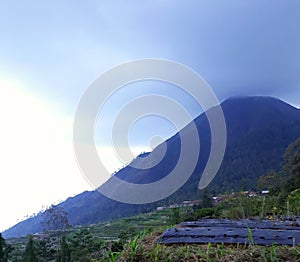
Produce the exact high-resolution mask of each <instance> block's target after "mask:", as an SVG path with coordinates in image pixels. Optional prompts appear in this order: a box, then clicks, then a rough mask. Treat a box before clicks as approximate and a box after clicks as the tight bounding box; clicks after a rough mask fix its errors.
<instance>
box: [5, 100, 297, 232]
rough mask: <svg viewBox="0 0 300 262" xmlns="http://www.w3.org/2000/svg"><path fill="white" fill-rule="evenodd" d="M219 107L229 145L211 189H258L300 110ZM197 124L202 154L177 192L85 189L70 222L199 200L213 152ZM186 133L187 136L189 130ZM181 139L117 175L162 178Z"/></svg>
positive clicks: (25, 226)
mask: <svg viewBox="0 0 300 262" xmlns="http://www.w3.org/2000/svg"><path fill="white" fill-rule="evenodd" d="M221 106H222V109H223V112H224V116H225V120H226V126H227V147H226V152H225V157H224V160H223V162H222V165H221V168H220V170H219V172H218V173H217V175H216V177H215V178H214V180H213V182H212V183H211V184H210V185H209V187H208V188H209V189H210V190H212V191H213V192H224V191H231V190H234V191H239V190H244V189H255V187H256V181H257V179H258V177H259V176H261V175H264V174H265V173H266V172H268V171H270V170H278V169H279V168H280V167H281V166H282V164H283V158H282V156H283V154H284V152H285V149H286V147H287V146H288V145H289V144H290V143H292V142H293V141H294V140H295V139H296V138H297V137H299V136H300V110H299V109H296V108H294V107H292V106H291V105H289V104H287V103H285V102H283V101H281V100H278V99H275V98H271V97H237V98H230V99H228V100H226V101H224V102H223V103H222V104H221ZM211 110H214V109H213V108H212V109H211ZM194 123H195V124H196V127H197V130H198V134H199V138H200V141H201V152H200V155H199V158H198V162H197V165H196V168H195V170H194V172H193V174H192V175H191V177H190V178H189V180H188V181H187V182H186V183H185V184H184V186H183V187H181V188H180V189H179V190H178V191H177V192H176V193H174V194H173V195H171V196H170V197H168V198H166V199H163V200H161V201H158V202H156V203H152V204H144V205H130V204H124V203H120V202H117V201H114V200H111V199H109V198H107V197H105V196H103V195H101V194H100V193H98V192H97V191H91V192H90V191H87V192H83V193H81V194H79V195H77V196H75V197H71V198H68V199H67V200H66V201H64V202H63V203H61V204H60V206H61V207H63V208H64V209H65V211H67V212H68V218H69V222H70V224H71V225H81V224H90V223H95V222H98V221H105V220H110V219H114V218H119V217H123V216H130V215H133V214H136V213H140V212H146V211H150V210H152V209H154V208H155V207H157V206H159V205H165V204H171V203H174V202H179V201H183V200H188V199H196V198H198V197H199V191H198V183H199V179H200V176H201V174H202V172H203V170H204V167H205V164H206V162H207V159H208V156H209V153H210V140H211V133H210V128H209V124H208V120H207V117H206V115H205V114H201V115H200V116H199V117H197V118H196V119H195V120H194ZM183 130H184V129H183ZM183 133H184V132H183ZM185 135H186V136H189V134H188V133H185ZM180 142H181V140H180V136H179V134H178V133H177V134H175V135H174V136H172V137H171V138H170V139H168V140H167V141H166V144H167V149H166V155H165V157H164V159H163V160H162V161H161V162H160V163H159V164H157V165H156V166H154V167H152V168H148V169H136V168H134V167H131V166H126V167H125V168H123V169H121V170H120V171H119V172H117V173H116V174H115V175H116V176H117V177H119V178H121V179H123V180H126V181H128V182H133V183H136V184H139V183H140V184H143V183H149V182H154V181H158V180H160V179H161V178H163V177H164V176H165V175H166V174H168V172H169V171H170V170H172V169H173V167H174V166H175V165H176V163H177V161H178V158H179V154H180ZM159 150H160V146H158V147H157V148H156V149H155V150H154V151H153V152H151V153H147V154H143V155H141V156H140V157H139V158H137V159H135V160H133V161H139V162H140V163H143V161H144V162H145V161H146V162H145V163H144V164H145V166H147V165H148V164H149V163H147V161H152V160H154V159H156V158H157V155H158V154H159ZM145 156H148V157H147V158H145ZM186 157H189V156H186ZM143 158H145V159H143ZM41 220H42V216H41V215H37V216H36V217H34V218H30V219H28V220H25V221H23V222H20V223H18V224H17V225H15V226H13V227H12V228H10V229H8V230H7V231H5V232H4V233H3V235H4V237H6V238H9V237H14V236H20V235H25V234H29V233H35V232H38V231H41V230H42V226H41V224H42V223H41Z"/></svg>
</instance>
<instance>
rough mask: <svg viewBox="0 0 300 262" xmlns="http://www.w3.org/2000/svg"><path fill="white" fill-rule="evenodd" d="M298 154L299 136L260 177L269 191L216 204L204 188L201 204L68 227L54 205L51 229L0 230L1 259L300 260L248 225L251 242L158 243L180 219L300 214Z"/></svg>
mask: <svg viewBox="0 0 300 262" xmlns="http://www.w3.org/2000/svg"><path fill="white" fill-rule="evenodd" d="M299 157H300V139H298V140H297V141H296V142H294V143H293V144H291V145H290V146H289V147H288V149H287V151H286V153H285V155H284V158H285V161H286V163H285V165H284V167H283V168H282V171H280V172H279V173H276V172H275V171H271V172H269V173H268V174H266V175H265V176H262V177H260V178H259V179H258V181H257V184H258V188H260V189H264V190H265V189H267V190H269V193H268V194H256V193H255V192H240V193H224V194H220V195H218V199H219V201H218V203H217V204H213V203H212V195H211V193H210V192H209V191H208V190H203V191H202V192H200V195H201V197H202V199H201V200H202V201H200V202H199V203H198V205H194V206H184V207H175V208H164V209H163V210H160V211H155V212H151V213H146V214H139V215H136V216H133V217H129V218H120V219H117V220H113V221H109V222H100V223H97V224H94V225H89V226H82V227H69V226H68V221H67V219H66V214H65V213H64V212H63V210H61V209H57V208H56V207H51V209H49V211H48V212H46V214H47V215H45V217H44V221H46V223H45V224H46V225H47V226H48V227H47V231H45V232H43V233H41V234H35V235H30V236H29V237H27V238H26V237H22V238H16V239H9V240H7V241H5V239H3V237H2V236H1V234H0V262H6V261H9V260H10V261H25V262H26V261H28V262H29V261H30V262H35V261H56V262H71V261H72V262H73V261H74V262H76V261H81V262H85V261H86V262H88V261H93V262H97V261H287V260H289V261H300V246H294V247H286V246H274V245H272V246H270V247H263V246H257V245H255V243H254V242H253V238H252V232H251V230H250V229H249V228H248V240H249V243H250V245H224V244H211V243H207V244H206V245H203V244H200V245H169V246H168V245H161V244H157V243H156V239H157V238H158V237H159V235H160V234H161V233H162V232H163V231H164V230H165V229H166V228H168V227H170V226H173V225H176V224H178V223H180V222H181V221H189V220H197V219H201V218H229V219H239V218H260V219H261V218H266V217H267V218H269V219H279V218H280V217H281V216H282V217H284V218H285V217H291V216H299V212H300V204H299V203H300V184H299V177H300V168H299V167H300V159H299ZM7 242H8V243H7Z"/></svg>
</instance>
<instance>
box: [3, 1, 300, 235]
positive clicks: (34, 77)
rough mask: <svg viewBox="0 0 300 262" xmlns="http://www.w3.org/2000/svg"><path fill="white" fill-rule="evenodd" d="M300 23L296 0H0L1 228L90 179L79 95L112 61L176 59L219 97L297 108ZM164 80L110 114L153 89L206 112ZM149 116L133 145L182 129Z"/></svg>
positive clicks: (113, 162)
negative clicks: (80, 135) (76, 142)
mask: <svg viewBox="0 0 300 262" xmlns="http://www.w3.org/2000/svg"><path fill="white" fill-rule="evenodd" d="M299 27H300V2H299V1H298V0H285V1H279V0H274V1H267V0H244V1H240V0H219V1H216V0H209V1H208V0H207V1H203V0H195V1H193V0H189V1H179V0H178V1H176V0H172V1H171V0H160V1H158V0H151V1H150V0H148V1H147V0H145V1H96V0H95V1H91V0H90V1H59V0H51V1H50V0H45V1H34V0H32V1H29V0H24V1H14V0H12V1H1V0H0V90H1V95H0V119H1V129H0V156H1V165H0V172H1V175H0V206H1V216H0V231H1V230H4V229H6V228H8V227H10V226H12V225H14V224H15V223H16V222H17V221H19V220H20V219H24V217H25V216H26V215H31V214H33V213H35V212H38V211H39V210H41V209H42V208H44V207H46V206H49V205H50V204H52V203H58V202H59V201H62V200H64V199H66V198H67V197H69V196H73V195H75V194H77V193H80V192H82V191H84V190H92V187H91V186H90V185H89V184H88V183H87V181H85V179H84V177H83V176H82V175H81V173H80V170H79V168H78V165H77V163H76V159H75V156H74V152H73V144H72V143H73V142H72V128H73V120H74V114H75V112H76V107H77V105H78V103H79V101H80V98H81V96H82V95H83V93H84V91H85V90H86V89H87V87H88V86H89V85H90V84H91V83H92V82H93V81H94V80H95V79H96V78H97V77H98V76H100V75H101V74H102V73H103V72H105V71H107V70H109V69H110V68H112V67H114V66H116V65H118V64H121V63H124V62H129V61H132V60H136V59H143V58H161V59H168V60H173V61H176V62H179V63H182V64H185V65H186V66H188V67H190V68H191V69H193V70H194V71H196V72H197V73H198V74H200V75H201V76H202V77H203V78H204V79H205V80H206V81H207V82H208V83H209V85H210V86H211V88H212V89H213V91H214V92H215V94H216V96H217V97H218V99H219V100H220V101H223V100H225V99H226V98H228V97H231V96H242V95H267V96H274V97H277V98H280V99H282V100H284V101H286V102H288V103H290V104H292V105H294V106H296V107H300V92H299V88H300V74H299V72H300V31H299ZM162 85H164V84H162V83H151V82H149V83H142V84H140V85H139V84H136V85H133V86H132V87H130V90H129V91H128V90H127V91H126V90H125V91H124V90H123V91H122V90H120V92H119V93H118V94H116V97H115V98H112V99H111V100H110V101H108V103H107V105H106V106H107V107H106V109H104V112H105V114H104V116H105V117H106V118H107V119H112V118H113V115H114V114H115V113H116V112H117V110H118V109H117V108H119V107H120V106H121V105H122V103H123V101H124V100H126V99H127V100H128V99H129V100H130V99H132V98H134V97H135V96H137V95H147V94H150V93H153V92H156V93H160V92H161V94H164V95H166V96H170V97H172V98H173V99H175V100H176V101H178V102H180V103H181V104H182V105H183V106H185V107H187V109H188V110H189V112H190V113H191V115H193V116H196V115H198V114H199V113H201V107H199V106H198V105H196V104H194V102H193V101H191V99H190V98H189V97H187V96H184V95H183V94H181V92H180V91H178V90H174V87H172V86H168V85H166V84H165V87H164V88H163V91H162V89H161V86H162ZM105 110H106V111H105ZM102 115H103V114H102ZM107 121H108V120H107ZM143 121H144V122H143ZM143 121H140V122H137V123H136V124H135V125H134V126H133V127H132V130H131V131H132V132H131V134H129V135H128V136H129V138H128V139H129V141H130V144H131V146H132V150H133V151H134V152H135V153H136V154H138V153H139V152H141V151H144V150H150V149H151V148H152V147H153V145H152V147H151V145H150V144H149V137H153V135H154V134H156V133H157V132H158V133H159V135H160V136H161V137H162V138H166V137H168V136H170V135H171V134H173V133H174V132H175V129H174V126H173V125H172V124H170V123H164V122H163V119H159V118H155V117H152V118H151V116H150V117H149V118H147V119H143ZM149 123H150V124H149ZM149 125H150V126H152V127H153V128H152V129H151V128H150V129H149V128H148V126H149ZM158 127H160V128H158ZM98 131H99V134H100V133H101V132H100V131H101V130H98ZM141 131H143V132H141ZM105 132H106V131H104V133H105ZM106 133H107V132H106ZM97 134H98V133H97ZM98 139H99V140H98ZM96 141H97V147H98V150H99V151H98V152H100V151H101V152H100V154H101V155H102V156H103V158H104V160H103V161H105V162H106V164H107V168H108V169H109V170H111V172H113V171H114V170H116V169H118V168H120V162H119V161H118V160H117V159H115V156H114V150H113V149H112V147H111V145H110V143H107V137H106V138H105V136H104V138H99V137H98V138H96ZM123 165H124V163H123ZM105 179H107V177H104V178H103V181H105Z"/></svg>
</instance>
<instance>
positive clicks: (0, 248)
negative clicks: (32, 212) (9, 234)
mask: <svg viewBox="0 0 300 262" xmlns="http://www.w3.org/2000/svg"><path fill="white" fill-rule="evenodd" d="M4 249H5V239H4V238H3V237H2V234H1V233H0V261H1V262H2V261H3V262H4V261H7V260H5V251H4Z"/></svg>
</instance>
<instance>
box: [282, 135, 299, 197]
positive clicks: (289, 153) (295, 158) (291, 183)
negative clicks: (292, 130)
mask: <svg viewBox="0 0 300 262" xmlns="http://www.w3.org/2000/svg"><path fill="white" fill-rule="evenodd" d="M284 160H285V162H286V163H285V166H284V168H283V171H284V172H285V173H286V174H287V182H286V186H285V189H286V190H287V191H288V192H291V191H293V190H295V189H297V188H300V137H299V138H298V139H297V140H296V141H295V142H294V143H292V144H290V145H289V146H288V148H287V150H286V152H285V154H284Z"/></svg>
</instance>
